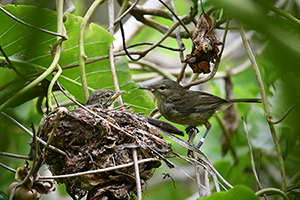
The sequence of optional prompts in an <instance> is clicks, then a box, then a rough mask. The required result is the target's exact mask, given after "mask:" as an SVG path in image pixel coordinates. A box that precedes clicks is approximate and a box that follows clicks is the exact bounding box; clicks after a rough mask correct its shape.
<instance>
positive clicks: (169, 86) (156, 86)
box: [139, 79, 184, 99]
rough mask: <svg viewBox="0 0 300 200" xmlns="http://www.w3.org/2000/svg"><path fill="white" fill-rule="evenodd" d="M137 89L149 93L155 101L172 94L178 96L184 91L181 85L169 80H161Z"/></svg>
mask: <svg viewBox="0 0 300 200" xmlns="http://www.w3.org/2000/svg"><path fill="white" fill-rule="evenodd" d="M139 89H143V90H149V91H151V92H152V93H153V94H154V96H155V97H156V98H157V99H160V98H163V99H166V98H168V97H170V96H172V95H174V94H180V92H181V91H182V90H184V89H183V87H182V86H181V85H179V84H178V83H176V82H175V81H172V80H169V79H163V80H160V81H158V82H155V83H153V84H151V85H147V86H140V87H139Z"/></svg>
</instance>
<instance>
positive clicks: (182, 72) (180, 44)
mask: <svg viewBox="0 0 300 200" xmlns="http://www.w3.org/2000/svg"><path fill="white" fill-rule="evenodd" d="M169 4H170V9H171V10H172V11H173V13H175V6H174V2H173V0H169ZM177 18H178V17H177V16H175V15H172V19H173V22H174V23H175V22H177V21H178V19H177ZM175 35H176V41H177V45H178V47H179V48H182V47H184V44H183V42H182V40H181V34H180V27H177V28H176V29H175ZM179 57H180V61H181V63H182V67H181V72H180V74H179V76H178V77H177V80H176V81H177V83H179V82H180V81H181V79H182V78H183V77H184V73H185V69H186V66H187V63H186V62H185V63H184V62H183V60H184V55H183V52H182V51H180V52H179Z"/></svg>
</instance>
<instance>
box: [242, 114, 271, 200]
mask: <svg viewBox="0 0 300 200" xmlns="http://www.w3.org/2000/svg"><path fill="white" fill-rule="evenodd" d="M242 121H243V124H244V130H245V133H246V137H247V143H248V148H249V154H250V161H251V168H252V171H253V175H254V178H255V180H256V182H257V184H258V187H259V189H260V190H261V189H262V186H261V183H260V181H259V179H258V176H257V173H256V169H255V164H254V158H253V152H252V146H251V143H250V138H249V133H248V129H247V126H246V122H245V120H244V118H243V117H242ZM264 197H265V199H268V197H267V195H264Z"/></svg>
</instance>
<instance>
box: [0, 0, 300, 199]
mask: <svg viewBox="0 0 300 200" xmlns="http://www.w3.org/2000/svg"><path fill="white" fill-rule="evenodd" d="M198 2H199V1H194V0H192V1H175V2H174V3H175V9H176V13H179V14H178V15H189V17H193V15H194V13H195V11H196V10H198V16H199V15H200V14H201V12H202V10H201V9H202V8H201V5H198ZM282 2H283V4H280V2H277V1H273V0H272V1H271V0H270V1H259V0H244V1H234V0H213V1H203V7H204V9H205V11H206V12H207V13H210V17H211V18H212V19H213V20H214V23H215V24H216V29H217V34H218V35H221V34H223V33H224V27H225V26H226V20H227V18H228V19H230V24H229V25H230V26H229V33H228V36H227V41H226V43H225V47H226V48H227V47H234V51H231V53H229V54H230V55H229V54H228V55H226V53H227V52H226V51H227V50H228V49H230V48H228V49H226V48H225V51H224V54H223V57H221V63H220V66H219V69H218V73H217V75H216V76H215V77H214V79H211V80H210V81H208V82H207V83H204V84H201V85H197V86H194V87H192V89H193V90H198V89H201V90H204V91H206V92H210V93H213V94H215V95H218V96H223V97H225V95H226V91H225V83H224V78H225V77H226V76H227V75H228V76H230V79H231V81H232V83H233V89H232V92H233V94H234V97H235V98H244V97H249V98H250V97H257V96H260V95H261V93H260V92H261V90H260V88H259V84H260V83H258V82H257V77H256V75H255V73H254V70H253V69H252V68H251V67H250V68H247V69H244V70H243V71H240V72H238V73H235V70H236V69H237V68H238V67H239V66H241V65H243V63H245V62H246V61H247V60H248V54H249V52H245V50H244V47H243V45H240V46H234V45H233V43H234V41H235V40H234V39H232V38H235V37H236V38H237V37H240V32H239V31H238V27H236V26H237V25H236V24H237V22H241V24H242V25H243V27H245V29H246V32H247V36H248V38H247V39H248V41H249V43H250V45H251V48H252V50H253V52H254V55H255V58H256V63H257V65H258V67H259V71H260V73H261V74H260V76H261V78H262V81H263V84H264V89H265V90H266V94H267V100H268V102H267V103H268V105H269V106H270V110H271V114H272V117H273V121H275V120H277V119H279V118H280V117H281V116H282V115H283V114H284V113H285V112H286V111H287V110H288V109H289V108H290V107H291V106H293V105H295V106H294V108H293V110H292V111H291V112H290V113H289V114H288V115H287V117H286V118H285V119H284V120H283V121H282V122H280V123H279V124H275V125H274V127H275V129H274V130H275V132H276V135H277V136H278V140H279V144H280V148H281V151H282V158H283V160H284V167H285V173H286V175H285V178H287V180H288V179H291V178H292V177H294V179H293V181H291V182H287V191H286V194H287V195H289V197H290V198H291V199H293V198H296V197H297V195H298V196H299V194H297V192H295V190H294V189H297V188H299V186H297V176H296V175H295V174H297V172H298V171H299V163H300V160H299V156H298V155H299V151H300V148H299V141H300V134H299V130H300V127H299V122H298V121H299V120H298V118H299V117H298V115H297V113H299V112H300V106H299V105H298V103H297V102H298V101H299V98H300V97H299V94H300V91H299V80H300V79H299V66H298V63H300V43H299V36H300V35H299V34H300V32H299V26H300V22H299V16H300V13H299V11H298V10H299V6H300V5H299V4H297V2H296V1H282ZM74 3H75V6H77V5H80V8H79V9H77V8H78V7H79V6H78V7H76V9H77V10H76V15H75V14H68V13H65V21H64V27H65V29H66V35H67V36H68V39H67V40H65V41H63V42H62V49H63V50H62V52H61V54H60V59H59V62H58V64H59V65H60V66H61V67H62V75H60V77H59V79H58V82H59V83H60V84H61V85H62V86H63V88H64V89H65V90H66V91H68V93H69V94H71V96H72V97H73V98H75V99H77V100H79V101H80V102H82V103H84V101H85V100H84V94H83V86H82V84H81V82H82V80H81V77H80V73H81V72H80V70H79V67H78V63H79V53H78V34H79V31H80V28H81V27H80V25H81V23H82V21H83V18H82V17H81V16H79V14H81V13H83V11H84V10H85V8H84V6H86V9H87V8H88V7H89V5H85V4H84V3H82V2H80V1H74ZM21 4H25V3H24V2H22V3H21ZM45 5H47V3H46V2H44V1H43V3H41V2H40V3H39V5H38V7H34V6H28V5H27V6H25V5H18V6H14V5H7V6H3V8H4V9H5V10H7V11H9V12H10V13H11V14H13V15H14V16H16V17H17V18H19V19H21V20H23V21H25V22H27V23H29V24H32V25H34V26H36V27H40V28H44V29H47V30H50V31H53V32H57V12H56V11H52V10H49V9H45V8H41V7H44V6H45ZM51 6H52V5H51ZM51 6H49V8H52V7H51ZM189 6H191V7H192V6H194V7H192V8H191V9H190V8H189ZM100 7H101V6H100ZM105 9H106V8H105ZM164 10H165V11H166V9H164ZM80 12H81V13H80ZM99 15H100V17H102V16H103V15H102V14H101V11H100V14H99ZM198 16H196V17H195V19H196V20H197V19H198ZM0 19H1V25H2V28H1V29H0V45H1V46H2V48H3V50H4V52H5V54H6V55H7V56H8V57H9V60H10V61H11V62H12V64H13V65H14V66H15V67H16V69H17V71H18V72H20V74H21V75H23V76H25V77H27V78H29V79H30V80H24V79H23V78H21V77H20V76H19V75H18V74H17V73H16V70H15V69H12V67H11V66H9V65H8V64H7V60H6V59H5V58H4V55H3V54H2V53H0V62H1V63H0V64H1V65H0V110H1V111H4V112H6V113H8V114H9V115H11V116H12V117H13V118H15V119H17V120H18V121H20V122H21V124H23V125H24V126H25V127H27V128H28V129H30V130H32V129H31V128H29V127H30V124H31V122H33V124H34V126H35V127H37V126H38V124H39V121H40V120H41V118H42V117H43V116H42V114H41V112H40V108H41V107H42V108H43V109H44V110H45V108H46V107H47V106H45V105H46V98H45V97H46V96H47V90H48V87H49V84H50V82H51V81H52V80H53V76H54V75H55V74H56V73H57V69H55V70H54V71H52V72H51V73H50V75H49V76H47V78H46V79H43V80H39V76H40V75H41V74H42V73H43V72H44V71H45V70H47V69H48V68H49V66H50V65H51V63H52V62H53V55H52V54H53V53H55V51H52V50H53V49H55V47H56V46H55V43H56V41H57V37H56V36H54V35H51V34H47V33H44V32H41V31H39V30H36V29H33V28H30V27H27V26H25V25H23V24H21V23H19V22H17V21H15V20H13V19H11V18H10V17H8V16H7V15H6V14H4V13H3V12H0ZM154 20H155V21H156V22H157V23H160V24H163V26H165V27H166V26H169V27H171V26H172V25H173V21H171V20H169V19H168V18H164V19H162V18H161V17H159V16H156V17H155V18H154ZM184 22H185V23H190V21H189V20H188V19H185V21H184ZM98 24H99V23H98ZM102 26H105V25H101V26H99V25H97V24H96V23H90V25H89V27H88V29H87V30H85V33H84V52H85V54H86V56H87V58H86V61H88V62H90V63H87V64H86V66H85V71H86V80H87V84H88V89H89V92H90V93H91V92H92V91H94V90H96V89H100V88H107V89H114V82H113V76H112V73H111V68H110V63H109V60H108V59H107V58H106V59H102V60H97V61H95V59H99V58H100V57H101V56H106V55H108V48H109V46H110V44H111V43H112V42H113V41H114V37H113V36H112V35H111V34H110V33H108V32H107V31H106V30H105V29H104V28H103V27H102ZM107 27H108V26H107ZM188 27H189V29H190V30H193V28H194V26H193V25H191V24H189V26H188ZM182 30H183V29H181V31H182ZM251 32H252V33H251ZM248 34H249V35H250V36H249V35H248ZM149 36H151V37H149ZM161 36H162V33H160V32H158V31H157V30H155V29H153V28H150V27H144V28H143V29H141V31H140V32H139V33H137V34H135V36H134V38H133V40H132V41H131V42H130V44H135V43H138V42H141V41H143V42H153V43H155V42H156V41H157V40H159V39H160V38H161ZM220 39H221V40H222V38H221V37H220ZM182 41H183V43H184V45H185V47H186V50H185V52H184V53H185V54H188V53H190V52H191V49H192V43H191V40H190V39H182ZM116 42H117V41H116ZM164 45H168V46H172V47H174V46H176V45H177V43H176V39H174V37H173V38H172V37H168V39H166V40H165V41H164ZM143 48H144V46H142V47H139V49H143ZM261 49H262V50H261ZM51 51H52V52H51ZM228 51H229V50H228ZM149 54H150V55H149ZM149 54H148V55H149V57H146V58H144V59H145V60H148V61H150V62H151V63H155V64H157V65H158V66H159V68H160V69H163V70H165V71H167V73H170V74H172V75H174V76H176V77H177V76H178V73H179V71H180V69H181V60H180V58H179V56H178V53H177V52H172V51H167V50H164V49H158V48H156V49H154V50H153V51H151V52H150V53H149ZM154 58H155V59H154ZM134 64H140V63H138V62H134ZM140 65H142V67H140V68H135V67H132V66H133V65H132V61H130V62H129V61H128V60H127V59H126V58H125V57H121V58H117V59H116V60H115V68H116V73H117V77H118V83H119V85H120V90H126V91H127V92H126V93H125V94H123V95H122V98H123V100H124V102H125V103H128V104H130V106H131V108H132V109H133V110H134V112H136V113H145V115H148V114H149V113H150V111H151V110H152V109H153V108H154V107H155V104H154V103H153V101H152V98H151V97H150V95H148V94H147V93H146V92H145V91H143V90H138V89H137V87H138V86H139V84H138V83H136V82H138V81H136V79H135V78H134V77H144V78H139V80H142V81H148V82H149V81H150V82H151V81H152V80H150V79H149V78H146V77H147V76H148V75H150V74H154V77H155V78H157V77H159V76H164V77H166V74H164V71H163V70H161V71H160V70H155V69H154V68H149V67H147V66H144V65H143V64H140ZM249 66H250V64H249ZM187 68H188V69H187V70H186V71H185V76H186V80H185V81H188V80H189V79H190V77H191V74H192V73H191V70H190V69H189V67H187ZM175 69H177V71H178V72H177V71H176V72H175V73H174V72H173V71H174V70H175ZM131 74H134V75H133V76H132V75H131ZM224 74H225V75H224ZM135 75H138V76H135ZM194 76H195V74H194ZM201 78H202V77H200V78H198V79H197V80H199V79H201ZM33 80H39V82H38V84H36V85H34V86H30V83H31V82H32V81H33ZM191 80H192V79H190V82H192V81H191ZM183 83H184V81H183ZM26 87H30V89H29V90H26V92H24V93H23V94H22V95H21V96H19V97H18V98H14V96H15V95H17V94H18V93H19V91H20V90H21V91H22V90H23V89H24V88H26ZM53 91H55V92H54V95H55V96H56V97H57V99H58V100H59V103H61V102H63V101H65V100H67V98H66V97H64V96H62V95H61V93H60V92H59V91H58V88H57V87H54V89H53ZM48 97H49V96H48ZM52 104H55V100H54V99H53V97H52ZM3 105H4V106H3ZM35 107H37V108H38V109H35ZM237 112H238V116H239V119H240V117H241V116H243V117H244V119H245V121H246V124H247V128H248V131H249V134H250V142H251V145H252V148H253V153H254V162H255V167H256V168H257V171H258V172H259V177H260V180H261V182H262V185H263V188H266V187H268V188H269V187H273V188H282V179H281V178H282V177H281V176H280V167H281V166H280V165H279V164H278V160H277V159H278V157H280V156H281V155H278V154H277V152H276V150H275V146H274V138H272V136H271V131H273V130H272V129H270V126H269V123H268V121H267V120H266V111H265V105H243V104H239V105H238V107H237ZM219 116H220V117H221V118H222V117H223V114H220V115H219ZM0 121H1V123H0V151H2V152H12V153H17V154H21V155H26V154H27V153H28V152H29V145H28V144H27V141H29V140H30V137H29V136H27V135H25V134H24V132H23V131H22V130H20V129H19V128H18V127H16V125H14V124H12V123H11V122H10V121H9V120H8V119H7V118H6V117H4V116H3V115H1V114H0ZM210 122H211V123H212V124H213V126H212V128H211V130H210V133H209V134H208V136H207V139H206V141H205V143H204V145H203V146H202V147H201V150H202V151H203V152H205V153H206V154H207V155H208V157H209V158H210V159H211V161H212V162H213V164H214V167H215V168H216V169H217V170H218V171H219V172H220V173H221V174H222V176H223V177H224V178H225V179H226V180H227V181H229V182H230V183H231V184H233V185H234V188H233V189H231V190H229V191H228V192H221V193H216V192H215V189H214V190H213V194H212V195H211V196H209V197H206V199H216V198H219V199H220V198H221V199H222V198H223V199H234V198H238V197H240V196H239V195H240V194H242V195H244V196H245V199H247V198H246V197H249V198H250V199H257V197H256V195H255V194H254V192H253V191H252V190H254V191H256V190H257V188H258V187H257V183H256V181H255V179H254V176H253V171H252V169H251V162H250V157H249V149H248V144H247V138H246V135H245V129H244V127H243V123H242V120H239V122H238V128H237V130H236V131H235V133H234V136H233V137H232V144H233V147H234V150H235V152H236V154H237V161H238V162H237V163H236V164H235V165H234V164H233V163H234V162H233V160H234V159H233V155H232V154H233V152H231V151H228V152H227V154H226V155H225V156H224V157H223V156H222V155H221V145H222V144H221V142H220V137H221V134H222V131H223V129H222V128H223V127H222V125H220V123H219V121H218V120H216V118H212V119H211V120H210ZM178 127H179V128H180V129H181V130H184V126H181V125H178ZM199 130H200V134H198V135H197V137H196V139H195V141H199V140H200V138H201V137H202V134H203V133H204V131H205V130H204V128H203V127H199ZM183 139H185V140H186V139H187V136H185V137H184V138H183ZM169 141H170V142H172V148H173V149H174V151H175V152H177V153H179V154H180V155H186V151H187V150H186V148H183V147H182V146H180V145H179V144H176V143H174V142H173V141H171V140H169ZM170 160H171V161H172V162H174V163H175V164H176V165H178V166H180V168H182V169H184V171H187V172H189V173H190V172H192V171H194V168H193V166H191V164H190V163H187V162H185V161H183V160H178V159H174V158H170ZM0 162H1V163H4V164H6V165H8V166H10V167H12V168H15V169H16V168H17V167H18V166H21V165H23V161H21V160H18V161H16V160H12V159H11V158H6V157H2V156H1V157H0ZM186 168H187V169H188V170H186ZM162 173H170V174H171V177H173V178H174V180H175V185H176V188H174V183H173V182H172V180H171V179H164V180H163V176H162ZM193 175H194V174H192V176H193ZM0 177H1V183H0V190H3V191H6V189H7V188H8V185H9V184H10V183H11V182H13V181H14V174H13V173H11V172H8V171H7V170H4V169H2V168H0ZM238 185H242V186H238ZM146 188H147V189H146V190H145V193H146V194H147V195H149V197H148V196H147V195H144V196H143V199H184V198H187V197H189V196H191V195H192V194H193V193H196V191H197V187H196V183H195V182H194V181H192V180H191V179H189V178H187V176H186V175H185V174H184V173H183V172H181V171H175V169H174V170H170V169H169V168H167V167H166V166H163V167H161V168H159V169H157V170H156V173H155V176H154V177H153V178H152V179H151V180H150V182H149V186H148V187H146ZM250 188H251V189H250ZM0 195H1V194H0ZM196 198H197V197H196ZM274 198H275V197H274Z"/></svg>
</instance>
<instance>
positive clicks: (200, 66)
mask: <svg viewBox="0 0 300 200" xmlns="http://www.w3.org/2000/svg"><path fill="white" fill-rule="evenodd" d="M192 42H193V49H192V52H191V54H187V55H186V59H185V60H184V62H186V63H188V64H189V65H190V67H191V68H192V70H193V72H194V73H203V74H206V73H210V62H212V63H215V62H216V60H217V58H218V53H219V48H218V45H221V44H222V42H221V40H220V39H219V37H218V36H217V35H216V33H215V31H214V24H213V21H212V19H211V18H210V17H209V16H208V15H207V14H206V13H205V12H202V14H201V15H200V18H199V20H198V23H197V26H196V29H195V30H194V32H193V35H192Z"/></svg>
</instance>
